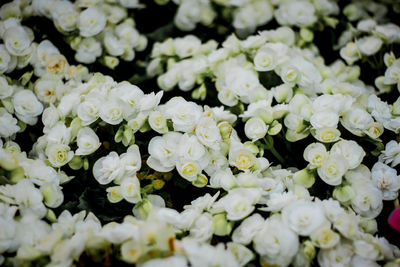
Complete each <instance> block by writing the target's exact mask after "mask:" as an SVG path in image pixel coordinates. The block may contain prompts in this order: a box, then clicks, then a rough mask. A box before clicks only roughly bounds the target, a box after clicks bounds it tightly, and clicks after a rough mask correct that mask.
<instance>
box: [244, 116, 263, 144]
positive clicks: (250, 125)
mask: <svg viewBox="0 0 400 267" xmlns="http://www.w3.org/2000/svg"><path fill="white" fill-rule="evenodd" d="M267 131H268V126H267V125H266V124H265V122H264V121H263V120H262V119H261V118H259V117H253V118H251V119H249V120H248V121H246V124H245V125H244V132H245V134H246V136H247V137H248V138H249V139H251V141H252V142H255V141H257V140H258V139H261V138H263V137H264V136H265V135H266V134H267Z"/></svg>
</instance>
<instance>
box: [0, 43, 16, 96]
mask: <svg viewBox="0 0 400 267" xmlns="http://www.w3.org/2000/svg"><path fill="white" fill-rule="evenodd" d="M11 61H12V56H11V55H10V54H9V53H8V51H7V49H6V47H5V46H4V45H3V44H0V73H5V72H7V71H8V70H9V67H10V63H11ZM13 69H14V68H13ZM10 71H11V70H10ZM4 89H5V88H3V90H4Z"/></svg>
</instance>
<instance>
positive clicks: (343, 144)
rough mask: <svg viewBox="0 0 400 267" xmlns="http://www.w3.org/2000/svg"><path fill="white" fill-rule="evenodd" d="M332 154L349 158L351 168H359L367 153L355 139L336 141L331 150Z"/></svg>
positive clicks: (348, 162)
mask: <svg viewBox="0 0 400 267" xmlns="http://www.w3.org/2000/svg"><path fill="white" fill-rule="evenodd" d="M330 154H331V155H333V154H339V155H342V156H343V157H344V158H345V159H346V160H347V164H348V167H349V169H354V168H357V167H358V166H359V165H360V164H361V162H362V160H363V158H364V156H365V155H366V153H365V151H364V150H363V148H362V147H361V146H359V145H358V144H357V142H355V141H353V140H341V141H339V142H337V143H335V144H334V145H333V146H332V148H331V150H330Z"/></svg>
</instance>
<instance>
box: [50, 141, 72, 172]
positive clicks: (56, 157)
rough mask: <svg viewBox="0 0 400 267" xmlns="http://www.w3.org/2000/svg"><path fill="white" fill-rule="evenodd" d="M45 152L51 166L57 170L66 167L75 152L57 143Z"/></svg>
mask: <svg viewBox="0 0 400 267" xmlns="http://www.w3.org/2000/svg"><path fill="white" fill-rule="evenodd" d="M45 152H46V156H47V158H48V159H49V161H50V163H51V165H52V166H53V167H56V168H59V167H62V166H64V165H65V164H67V163H68V162H69V161H70V160H71V159H72V157H73V156H74V152H73V151H71V148H70V147H69V146H67V145H64V144H57V143H52V144H49V145H48V146H47V147H46V151H45Z"/></svg>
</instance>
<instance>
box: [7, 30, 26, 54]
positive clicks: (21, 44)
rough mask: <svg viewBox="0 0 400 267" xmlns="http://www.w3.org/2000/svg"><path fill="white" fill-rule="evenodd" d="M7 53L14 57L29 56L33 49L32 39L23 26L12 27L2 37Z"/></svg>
mask: <svg viewBox="0 0 400 267" xmlns="http://www.w3.org/2000/svg"><path fill="white" fill-rule="evenodd" d="M2 37H3V40H4V44H5V46H6V48H7V51H8V52H9V53H10V54H11V55H14V56H23V55H26V54H28V53H29V52H30V51H29V49H31V47H30V45H31V42H32V39H31V37H30V36H29V33H28V32H27V30H26V29H25V28H23V27H21V26H16V27H10V28H8V29H7V30H6V31H5V32H4V33H3V35H2Z"/></svg>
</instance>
